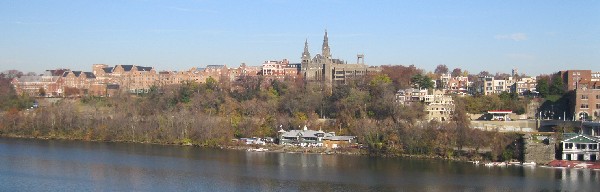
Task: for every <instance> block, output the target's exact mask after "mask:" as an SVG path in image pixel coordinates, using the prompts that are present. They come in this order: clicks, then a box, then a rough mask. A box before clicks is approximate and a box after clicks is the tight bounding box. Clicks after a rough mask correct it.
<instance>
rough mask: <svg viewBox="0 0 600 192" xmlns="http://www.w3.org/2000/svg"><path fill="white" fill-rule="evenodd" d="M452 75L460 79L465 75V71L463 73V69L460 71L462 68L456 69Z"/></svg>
mask: <svg viewBox="0 0 600 192" xmlns="http://www.w3.org/2000/svg"><path fill="white" fill-rule="evenodd" d="M451 74H452V77H460V76H462V75H463V71H462V69H460V68H454V69H453V70H452V73H451Z"/></svg>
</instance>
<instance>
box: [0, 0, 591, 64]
mask: <svg viewBox="0 0 600 192" xmlns="http://www.w3.org/2000/svg"><path fill="white" fill-rule="evenodd" d="M325 30H327V32H328V34H329V45H330V47H331V52H332V55H333V57H334V58H339V59H344V60H346V61H348V62H349V63H351V62H355V61H356V54H358V53H361V54H364V55H365V62H366V63H367V64H368V65H371V66H379V65H390V64H391V65H415V66H416V67H418V68H422V69H425V70H428V71H433V70H434V69H435V67H436V66H437V65H439V64H445V65H447V66H448V68H450V70H452V69H454V68H461V69H463V70H467V71H469V72H471V73H479V72H480V71H489V72H491V73H496V72H500V73H510V72H511V69H513V68H516V69H518V71H519V72H520V73H526V74H528V75H538V74H548V73H553V72H556V71H559V70H567V69H591V70H593V71H600V1H585V0H582V1H553V0H544V1H536V0H532V1H511V0H509V1H397V0H389V1H386V0H381V1H378V0H376V1H364V0H356V1H354V0H252V1H246V0H239V1H228V0H214V1H213V0H196V1H172V0H118V1H108V0H107V1H88V0H69V1H66V0H65V1H63V0H55V1H36V0H23V1H13V0H5V1H0V71H5V70H9V69H17V70H20V71H24V72H36V73H41V72H43V71H44V70H47V69H56V68H69V69H72V70H83V71H91V68H92V64H97V63H103V64H108V65H110V66H114V65H117V64H127V65H141V66H151V67H154V68H155V69H157V71H161V70H188V69H190V68H192V67H204V66H206V65H222V64H225V65H227V66H229V67H236V66H239V65H240V64H241V63H246V64H247V65H250V66H259V65H261V63H262V62H263V61H265V60H282V59H289V60H290V61H291V62H293V63H299V62H300V56H301V53H302V51H303V49H304V41H305V40H307V41H308V44H309V50H310V52H311V54H312V55H313V56H314V55H316V54H318V53H320V52H321V45H322V43H323V35H324V31H325Z"/></svg>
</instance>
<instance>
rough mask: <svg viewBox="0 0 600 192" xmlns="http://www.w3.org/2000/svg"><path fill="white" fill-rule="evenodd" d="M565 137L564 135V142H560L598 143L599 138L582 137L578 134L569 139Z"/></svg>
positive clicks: (599, 141)
mask: <svg viewBox="0 0 600 192" xmlns="http://www.w3.org/2000/svg"><path fill="white" fill-rule="evenodd" d="M567 136H570V135H567V134H565V140H563V141H562V142H569V143H600V138H597V137H593V136H590V135H583V134H579V135H575V136H571V137H569V138H566V137H567Z"/></svg>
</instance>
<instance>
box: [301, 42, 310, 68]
mask: <svg viewBox="0 0 600 192" xmlns="http://www.w3.org/2000/svg"><path fill="white" fill-rule="evenodd" d="M308 60H310V52H308V39H306V40H304V52H302V62H303V63H305V62H308Z"/></svg>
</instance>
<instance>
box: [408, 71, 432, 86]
mask: <svg viewBox="0 0 600 192" xmlns="http://www.w3.org/2000/svg"><path fill="white" fill-rule="evenodd" d="M411 82H412V84H413V87H414V88H418V89H433V84H434V83H433V81H432V80H431V77H429V76H427V75H422V74H416V75H415V76H413V77H412V78H411Z"/></svg>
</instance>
